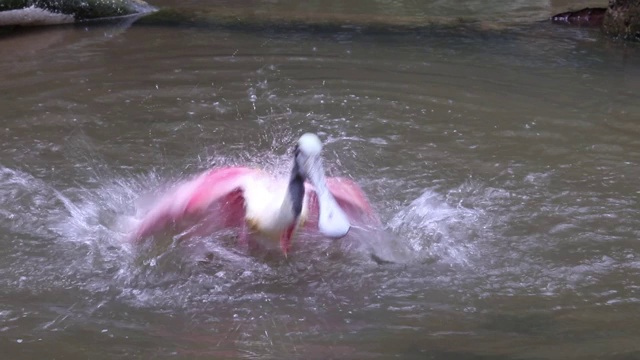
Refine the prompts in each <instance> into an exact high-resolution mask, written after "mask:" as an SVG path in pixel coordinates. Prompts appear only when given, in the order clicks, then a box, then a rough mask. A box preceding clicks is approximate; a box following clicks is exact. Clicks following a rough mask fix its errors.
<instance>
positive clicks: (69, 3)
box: [0, 0, 155, 26]
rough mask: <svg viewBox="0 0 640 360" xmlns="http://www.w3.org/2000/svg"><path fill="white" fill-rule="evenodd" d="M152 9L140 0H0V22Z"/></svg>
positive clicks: (51, 20)
mask: <svg viewBox="0 0 640 360" xmlns="http://www.w3.org/2000/svg"><path fill="white" fill-rule="evenodd" d="M154 10H155V8H154V7H153V6H151V5H149V4H147V3H146V2H144V1H142V0H0V26H3V25H41V24H55V23H64V22H74V21H83V20H92V19H101V18H111V17H119V16H127V15H134V14H144V13H149V12H152V11H154Z"/></svg>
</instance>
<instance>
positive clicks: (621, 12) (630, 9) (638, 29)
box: [602, 0, 640, 41]
mask: <svg viewBox="0 0 640 360" xmlns="http://www.w3.org/2000/svg"><path fill="white" fill-rule="evenodd" d="M602 29H603V31H604V32H605V33H606V34H608V35H611V36H615V37H619V38H622V39H625V40H636V41H640V0H609V7H608V9H607V13H606V14H605V16H604V22H603V24H602Z"/></svg>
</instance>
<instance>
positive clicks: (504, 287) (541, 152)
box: [0, 1, 640, 359]
mask: <svg viewBox="0 0 640 360" xmlns="http://www.w3.org/2000/svg"><path fill="white" fill-rule="evenodd" d="M389 3H390V4H389V5H386V2H377V4H379V5H378V7H377V8H376V9H385V6H389V7H390V8H391V7H393V5H394V4H396V5H397V4H398V2H389ZM479 3H482V4H484V3H486V2H476V1H468V2H463V5H461V7H462V10H461V11H466V10H465V9H475V8H477V7H479V6H480V5H479ZM248 4H254V5H255V3H250V2H249V3H248ZM258 4H259V5H260V6H263V8H269V6H271V5H269V4H271V2H258ZM279 4H281V3H278V2H276V3H274V4H273V6H275V7H278V6H280V5H279ZM404 4H405V5H406V4H413V3H412V2H406V3H404ZM446 4H448V2H446V3H445V2H439V1H433V2H428V3H427V4H425V5H424V6H423V7H422V8H421V9H423V11H425V12H426V11H427V10H428V11H430V12H434V11H435V12H436V15H438V16H442V17H445V18H446V17H449V16H454V15H452V14H454V13H456V12H455V11H454V10H451V12H449V11H448V10H443V7H446V6H450V5H446ZM516 4H519V3H513V5H503V4H502V5H501V4H498V3H495V4H494V2H489V4H487V6H488V8H489V9H493V11H489V10H486V9H485V10H486V12H485V13H482V12H481V13H479V15H478V18H481V20H483V21H484V20H486V19H489V21H490V20H491V16H489V15H484V14H492V13H494V12H495V11H498V10H499V11H501V12H503V13H505V14H515V15H517V16H519V15H518V14H521V12H520V11H524V10H522V9H523V7H526V6H524V5H516ZM159 5H175V4H173V3H172V2H169V1H167V2H166V4H159ZM183 6H185V7H189V6H193V7H197V6H204V5H202V2H200V1H190V2H184V3H183ZM412 6H417V5H412ZM361 7H364V5H358V7H356V8H353V9H354V10H353V11H356V10H357V9H358V8H361ZM409 8H412V7H411V6H409ZM412 9H416V8H415V7H414V8H412ZM548 9H549V7H548V6H547V5H546V3H541V4H537V3H536V5H531V6H530V7H529V10H527V11H532V12H534V13H535V14H539V15H542V14H544V12H545V11H549V10H548ZM294 11H298V10H297V9H294ZM327 11H334V10H333V7H328V10H327ZM376 11H377V10H376ZM389 11H391V10H389ZM363 12H365V11H364V10H363ZM473 13H474V12H473V11H471V10H470V11H469V14H473ZM416 14H417V12H416ZM456 14H457V13H456ZM404 15H406V14H404ZM515 15H514V16H515ZM485 17H486V19H485ZM536 18H537V17H536ZM638 59H640V48H638V47H637V46H636V45H634V44H623V43H619V42H615V41H611V40H609V39H606V38H603V37H601V36H600V34H599V33H598V32H597V30H589V29H580V28H577V29H576V28H565V27H553V26H551V25H549V24H546V23H540V22H537V21H534V22H526V21H520V22H514V23H510V24H509V26H507V27H499V28H493V27H489V28H486V27H483V26H475V25H474V26H467V25H464V26H462V25H461V26H460V27H455V26H454V27H451V26H443V27H434V28H433V29H432V30H431V31H420V32H416V33H396V32H393V33H387V34H385V33H378V34H359V33H357V32H353V31H344V32H337V33H335V32H330V33H317V32H308V31H293V32H291V31H287V32H279V31H267V32H260V33H254V32H247V31H244V32H243V31H232V30H229V29H227V30H225V29H219V28H216V29H213V28H212V29H210V28H206V27H204V28H203V27H197V28H193V27H184V28H175V27H161V26H155V27H152V26H135V25H134V26H132V27H121V26H120V27H118V26H115V27H113V26H75V27H73V26H71V27H56V28H49V29H46V30H45V31H39V30H35V31H27V32H24V33H20V34H17V35H15V36H13V37H6V38H3V39H0V74H2V81H1V82H0V93H1V94H2V96H0V110H1V112H0V113H1V114H2V120H3V121H2V127H1V128H0V134H2V137H3V140H2V143H1V145H0V146H1V148H0V199H1V200H2V204H3V206H2V208H1V209H0V243H1V244H2V246H0V299H2V302H1V305H0V343H2V348H3V349H5V353H6V354H7V356H9V357H11V358H51V357H56V358H57V357H60V358H69V357H83V358H132V357H144V358H156V357H158V358H165V357H174V356H177V357H184V358H260V359H270V358H307V359H326V358H393V357H398V358H409V359H411V358H415V359H425V358H431V359H484V358H509V359H516V358H517V359H585V358H611V359H621V358H634V357H636V356H638V355H639V354H640V345H638V341H637V339H638V338H639V337H640V331H639V330H638V326H637V324H638V315H637V314H638V310H639V306H640V305H639V303H640V294H639V289H640V288H639V286H640V262H639V261H638V256H639V254H640V245H638V244H639V243H638V237H639V235H640V222H639V220H638V217H637V209H638V196H639V195H638V194H639V192H640V189H639V188H638V185H637V184H638V180H637V179H638V177H639V176H640V170H639V167H638V165H639V163H640V140H639V139H640V137H639V135H640V126H639V125H638V124H637V119H638V117H639V116H640V105H639V104H640V97H639V96H638V94H639V93H640V85H639V84H640V81H639V80H640V61H639V60H638ZM306 131H313V132H316V133H318V134H319V135H320V136H321V138H322V139H323V140H325V141H326V146H325V161H326V163H327V166H328V171H329V173H331V174H332V175H341V176H347V177H350V178H353V179H355V180H356V181H358V182H359V183H360V184H361V186H362V187H363V189H364V190H365V192H366V193H367V194H368V196H369V198H370V200H371V202H372V204H373V206H374V207H375V208H376V209H377V210H378V212H379V213H380V216H381V218H382V219H383V222H384V224H385V231H386V232H385V233H384V234H381V235H379V236H377V237H371V238H368V237H367V238H366V237H363V236H358V235H357V234H354V235H353V236H351V237H349V238H346V239H344V240H341V241H338V242H332V241H328V240H324V239H320V238H310V237H304V238H302V239H299V241H298V243H297V248H296V249H295V252H294V256H292V257H291V258H289V259H286V260H285V259H282V258H279V257H277V256H266V257H265V256H259V255H255V254H247V253H246V252H243V251H242V249H240V248H239V247H237V246H236V244H235V243H234V241H233V239H232V236H230V235H229V234H214V235H211V236H208V237H204V238H198V239H194V240H193V241H190V242H181V243H179V242H172V241H171V239H168V241H167V243H166V244H163V245H162V246H158V247H157V248H152V249H138V248H135V247H132V246H130V245H129V244H126V243H125V242H124V241H123V239H124V238H125V237H126V235H127V229H128V228H129V226H130V224H129V222H130V221H131V219H132V218H135V214H136V206H137V204H139V203H140V202H144V201H145V198H146V197H148V196H152V195H149V194H153V192H154V191H155V189H157V188H161V187H163V186H166V185H168V184H172V183H174V182H175V181H178V180H180V179H185V178H188V177H190V176H192V175H194V174H197V173H198V172H199V171H202V170H205V169H208V168H210V167H212V166H221V165H230V164H249V165H256V166H263V167H266V168H268V169H271V170H273V171H274V172H276V173H280V174H286V173H287V171H288V167H289V166H290V163H291V159H290V148H291V146H292V144H294V143H295V141H296V139H297V137H298V136H299V135H300V134H301V133H303V132H306ZM367 241H371V242H372V244H373V245H374V246H375V248H376V250H377V251H380V252H382V253H385V254H386V253H389V254H391V253H393V251H396V250H397V249H405V250H407V252H408V254H405V255H403V257H402V259H401V260H402V261H400V262H399V263H398V264H391V265H383V266H381V265H378V264H376V263H375V262H373V261H371V259H370V257H369V252H368V251H369V247H368V246H367V244H366V242H367Z"/></svg>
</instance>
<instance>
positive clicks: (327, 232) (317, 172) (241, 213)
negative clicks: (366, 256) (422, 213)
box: [132, 133, 380, 256]
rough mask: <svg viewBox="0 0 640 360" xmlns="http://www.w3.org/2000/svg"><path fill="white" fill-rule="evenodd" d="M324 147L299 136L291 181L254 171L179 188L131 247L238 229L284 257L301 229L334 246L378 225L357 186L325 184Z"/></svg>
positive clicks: (209, 174)
mask: <svg viewBox="0 0 640 360" xmlns="http://www.w3.org/2000/svg"><path fill="white" fill-rule="evenodd" d="M321 150H322V143H321V142H320V139H319V138H318V137H317V136H316V135H315V134H311V133H307V134H304V135H302V137H300V139H299V140H298V143H297V145H296V147H295V150H294V162H293V168H292V170H291V176H290V177H289V179H277V178H274V177H273V176H271V175H269V174H267V173H265V172H264V171H262V170H259V169H253V168H247V167H224V168H219V169H212V170H209V171H206V172H204V173H203V174H200V175H199V176H197V177H196V178H195V179H193V180H190V181H187V182H184V183H181V184H179V185H178V186H177V187H175V188H174V189H173V190H172V191H170V192H169V193H168V194H166V195H165V196H163V197H162V198H161V199H160V200H159V201H158V202H157V203H156V204H155V206H153V207H152V208H151V210H150V211H149V212H148V213H147V214H146V215H145V216H144V218H143V219H142V221H141V222H140V224H139V225H138V227H137V229H136V230H135V232H134V233H133V234H132V239H133V241H141V240H142V239H145V238H147V237H149V236H152V235H155V234H158V233H161V232H164V231H167V230H174V231H182V230H184V229H188V228H190V227H193V226H194V225H195V227H194V228H195V229H197V230H195V231H198V232H199V233H200V234H202V233H212V232H215V231H218V230H221V229H225V228H237V229H239V239H240V241H243V242H245V241H247V239H248V236H251V237H252V238H258V239H260V240H261V241H263V242H266V243H267V245H269V244H276V245H279V246H280V248H281V249H282V252H283V253H284V255H285V256H286V255H287V254H288V253H289V250H290V249H291V243H292V238H293V237H294V235H295V234H296V232H297V231H298V230H300V229H305V230H309V231H312V232H319V233H320V234H322V235H324V236H326V237H329V238H334V239H339V238H342V237H344V236H345V235H347V233H348V232H349V229H350V228H351V226H352V223H353V224H357V225H360V226H367V225H375V226H378V225H380V220H379V219H378V216H377V215H376V214H375V212H374V211H373V209H372V207H371V205H370V204H369V202H368V201H367V198H366V196H365V195H364V193H363V192H362V190H361V189H360V187H359V186H358V185H357V184H356V183H355V182H353V181H351V180H349V179H345V178H328V179H327V178H325V175H324V169H323V165H322V159H321V157H320V152H321Z"/></svg>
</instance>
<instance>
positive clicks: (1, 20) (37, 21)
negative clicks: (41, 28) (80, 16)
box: [0, 6, 75, 26]
mask: <svg viewBox="0 0 640 360" xmlns="http://www.w3.org/2000/svg"><path fill="white" fill-rule="evenodd" d="M74 21H75V18H74V17H73V16H72V15H67V14H60V13H54V12H51V11H48V10H44V9H41V8H38V7H35V6H31V7H28V8H24V9H19V10H8V11H0V26H3V25H26V26H34V25H55V24H68V23H72V22H74Z"/></svg>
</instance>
